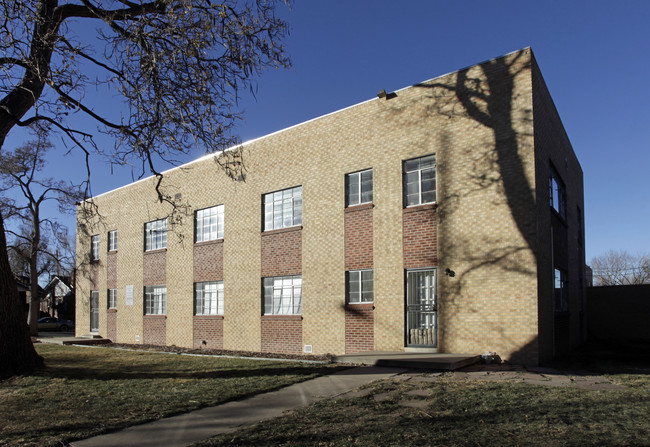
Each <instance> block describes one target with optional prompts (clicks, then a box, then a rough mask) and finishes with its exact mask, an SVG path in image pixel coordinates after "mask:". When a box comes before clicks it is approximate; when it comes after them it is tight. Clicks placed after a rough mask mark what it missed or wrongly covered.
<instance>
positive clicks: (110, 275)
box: [106, 251, 117, 289]
mask: <svg viewBox="0 0 650 447" xmlns="http://www.w3.org/2000/svg"><path fill="white" fill-rule="evenodd" d="M106 287H107V288H109V289H116V288H117V252H116V251H110V252H108V254H107V256H106Z"/></svg>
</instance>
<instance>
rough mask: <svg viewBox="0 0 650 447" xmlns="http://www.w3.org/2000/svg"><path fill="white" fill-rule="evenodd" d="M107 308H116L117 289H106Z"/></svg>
mask: <svg viewBox="0 0 650 447" xmlns="http://www.w3.org/2000/svg"><path fill="white" fill-rule="evenodd" d="M108 308H109V309H117V289H108Z"/></svg>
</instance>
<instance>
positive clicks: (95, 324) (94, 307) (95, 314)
mask: <svg viewBox="0 0 650 447" xmlns="http://www.w3.org/2000/svg"><path fill="white" fill-rule="evenodd" d="M90 332H99V292H98V291H96V290H93V291H92V292H90Z"/></svg>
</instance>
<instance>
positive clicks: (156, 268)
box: [142, 250, 167, 286]
mask: <svg viewBox="0 0 650 447" xmlns="http://www.w3.org/2000/svg"><path fill="white" fill-rule="evenodd" d="M142 270H143V272H142V280H143V281H144V285H145V286H153V285H156V284H167V250H156V251H152V252H145V253H144V261H143V268H142Z"/></svg>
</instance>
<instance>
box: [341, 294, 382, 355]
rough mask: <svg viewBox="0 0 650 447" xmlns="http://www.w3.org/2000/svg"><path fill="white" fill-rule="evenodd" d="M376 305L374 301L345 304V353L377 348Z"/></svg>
mask: <svg viewBox="0 0 650 447" xmlns="http://www.w3.org/2000/svg"><path fill="white" fill-rule="evenodd" d="M374 309H375V306H374V305H373V304H372V303H367V304H366V303H364V304H349V305H347V306H345V353H346V354H354V353H355V352H364V351H372V350H374V349H375V317H374Z"/></svg>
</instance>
